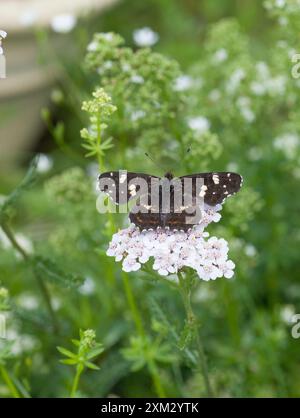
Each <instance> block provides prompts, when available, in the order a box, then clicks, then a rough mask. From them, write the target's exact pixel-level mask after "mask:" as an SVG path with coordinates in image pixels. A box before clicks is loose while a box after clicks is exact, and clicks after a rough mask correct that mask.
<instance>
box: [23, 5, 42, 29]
mask: <svg viewBox="0 0 300 418" xmlns="http://www.w3.org/2000/svg"><path fill="white" fill-rule="evenodd" d="M37 20H38V13H37V11H36V10H34V9H28V10H25V11H24V12H23V13H22V14H21V15H20V18H19V21H20V23H21V25H22V26H24V27H30V26H33V25H34V24H35V23H36V22H37Z"/></svg>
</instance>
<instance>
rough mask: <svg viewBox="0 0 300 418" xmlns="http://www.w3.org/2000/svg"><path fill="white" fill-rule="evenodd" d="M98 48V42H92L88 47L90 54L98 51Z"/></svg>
mask: <svg viewBox="0 0 300 418" xmlns="http://www.w3.org/2000/svg"><path fill="white" fill-rule="evenodd" d="M97 48H98V42H96V41H92V42H90V43H89V44H88V46H87V50H88V51H89V52H94V51H97Z"/></svg>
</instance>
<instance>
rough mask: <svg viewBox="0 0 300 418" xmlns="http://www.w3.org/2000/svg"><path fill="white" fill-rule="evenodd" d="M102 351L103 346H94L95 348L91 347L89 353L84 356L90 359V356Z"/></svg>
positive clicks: (92, 356)
mask: <svg viewBox="0 0 300 418" xmlns="http://www.w3.org/2000/svg"><path fill="white" fill-rule="evenodd" d="M103 351H104V348H103V347H96V348H92V349H91V350H90V351H89V353H88V355H87V356H86V358H87V359H89V360H90V359H92V358H94V357H96V356H98V355H99V354H101V353H103Z"/></svg>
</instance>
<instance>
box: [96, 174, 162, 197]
mask: <svg viewBox="0 0 300 418" xmlns="http://www.w3.org/2000/svg"><path fill="white" fill-rule="evenodd" d="M152 178H156V179H158V178H159V177H156V176H152V175H149V174H144V173H134V172H131V171H126V170H124V171H122V170H120V171H108V172H105V173H102V174H100V175H99V176H98V187H99V190H100V191H101V192H104V193H106V194H107V195H108V196H109V197H110V198H111V199H112V201H113V202H114V203H116V204H119V203H120V194H123V193H124V194H125V193H126V192H127V193H126V194H125V195H126V201H127V202H128V201H129V199H130V198H131V197H134V195H135V194H136V193H137V192H138V191H139V187H140V186H139V184H138V183H139V181H140V179H142V180H144V181H145V182H146V183H147V190H148V191H147V193H148V194H150V193H151V179H152ZM135 180H136V181H135ZM123 184H126V185H127V188H125V189H124V188H123V187H122V185H123Z"/></svg>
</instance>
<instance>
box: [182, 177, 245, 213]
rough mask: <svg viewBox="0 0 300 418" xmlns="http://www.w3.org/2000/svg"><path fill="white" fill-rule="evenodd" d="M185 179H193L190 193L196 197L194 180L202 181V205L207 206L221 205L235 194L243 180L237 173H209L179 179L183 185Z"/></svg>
mask: <svg viewBox="0 0 300 418" xmlns="http://www.w3.org/2000/svg"><path fill="white" fill-rule="evenodd" d="M185 178H192V179H193V186H192V193H193V196H196V179H197V178H198V179H203V182H204V185H205V186H206V187H205V190H203V197H204V203H206V204H207V205H209V206H216V205H217V204H221V203H223V202H224V200H225V199H226V198H227V197H230V196H232V195H233V194H235V193H237V192H238V191H239V190H240V188H241V185H242V182H243V178H242V176H240V175H239V174H237V173H231V172H211V173H197V174H190V175H187V176H182V177H180V179H181V181H182V182H183V184H184V179H185Z"/></svg>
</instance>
